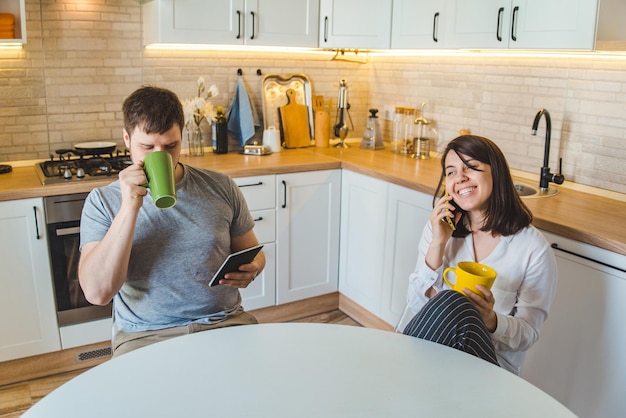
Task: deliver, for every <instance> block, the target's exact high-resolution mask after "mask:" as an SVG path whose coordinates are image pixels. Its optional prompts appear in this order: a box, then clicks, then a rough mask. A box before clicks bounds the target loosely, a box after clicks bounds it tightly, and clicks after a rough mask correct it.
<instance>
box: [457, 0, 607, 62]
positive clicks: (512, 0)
mask: <svg viewBox="0 0 626 418" xmlns="http://www.w3.org/2000/svg"><path fill="white" fill-rule="evenodd" d="M597 9H598V1H597V0H447V8H446V14H447V16H446V37H445V39H446V47H448V48H476V49H488V48H515V49H517V48H520V49H588V50H590V49H593V48H594V46H595V29H596V16H597Z"/></svg>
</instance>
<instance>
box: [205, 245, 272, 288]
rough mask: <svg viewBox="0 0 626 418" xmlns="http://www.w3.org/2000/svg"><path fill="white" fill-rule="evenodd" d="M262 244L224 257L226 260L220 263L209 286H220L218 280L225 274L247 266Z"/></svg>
mask: <svg viewBox="0 0 626 418" xmlns="http://www.w3.org/2000/svg"><path fill="white" fill-rule="evenodd" d="M261 248H263V244H259V245H256V246H254V247H250V248H246V249H245V250H241V251H237V252H236V253H232V254H230V255H229V256H228V257H226V260H224V262H223V263H222V266H221V267H220V268H219V270H218V271H217V273H215V276H213V278H212V279H211V281H210V282H209V286H217V285H218V284H220V280H221V279H223V278H224V275H225V274H226V273H230V272H233V271H237V270H239V266H240V265H242V264H248V263H250V262H251V261H252V260H254V257H256V255H257V254H258V253H259V251H261Z"/></svg>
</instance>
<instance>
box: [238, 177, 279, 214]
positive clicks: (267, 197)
mask: <svg viewBox="0 0 626 418" xmlns="http://www.w3.org/2000/svg"><path fill="white" fill-rule="evenodd" d="M234 180H235V183H236V184H237V185H238V186H239V189H240V190H241V192H242V193H243V195H244V196H245V198H246V202H247V203H248V208H249V209H250V211H254V210H259V209H271V208H274V207H275V206H276V176H274V175H273V174H271V175H267V176H253V177H239V178H235V179H234Z"/></svg>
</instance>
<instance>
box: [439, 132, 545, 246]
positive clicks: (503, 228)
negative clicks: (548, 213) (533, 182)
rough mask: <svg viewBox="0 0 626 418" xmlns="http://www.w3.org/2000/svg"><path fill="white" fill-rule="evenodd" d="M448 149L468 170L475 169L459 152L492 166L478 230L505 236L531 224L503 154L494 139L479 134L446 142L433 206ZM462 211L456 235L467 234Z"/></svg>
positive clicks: (528, 212)
mask: <svg viewBox="0 0 626 418" xmlns="http://www.w3.org/2000/svg"><path fill="white" fill-rule="evenodd" d="M449 152H455V153H456V154H457V155H458V156H459V158H461V160H462V161H463V163H464V164H465V165H466V166H467V167H468V168H469V169H472V170H475V169H476V168H473V167H472V166H471V165H470V164H468V162H467V161H466V158H464V157H462V156H461V154H463V155H465V156H467V157H469V158H471V159H474V160H477V161H480V162H482V163H485V164H488V165H489V166H490V167H491V177H492V179H493V190H492V193H491V197H490V198H489V201H488V202H487V211H486V213H485V223H484V225H483V227H482V228H481V231H492V232H493V233H498V234H501V235H504V236H507V235H513V234H515V233H517V232H518V231H519V230H521V229H522V228H525V227H527V226H528V225H530V223H531V222H532V220H533V215H532V213H531V211H530V209H528V207H527V206H526V205H525V204H524V202H522V199H521V198H520V197H519V195H518V193H517V190H515V186H514V184H513V178H512V177H511V172H510V171H509V165H508V163H507V162H506V158H505V157H504V154H503V153H502V151H501V150H500V148H498V146H497V145H496V144H495V143H494V142H493V141H491V140H489V139H487V138H483V137H482V136H476V135H461V136H459V137H457V138H455V139H453V140H452V141H450V142H449V143H448V145H447V146H446V149H445V150H444V151H443V154H442V157H441V177H440V178H439V186H438V187H437V190H436V192H435V196H434V197H433V206H434V204H435V202H436V201H437V200H438V199H440V198H441V197H442V196H443V195H444V194H445V186H444V177H445V174H446V156H447V155H448V153H449ZM457 210H458V209H457ZM461 213H462V216H461V219H460V220H459V222H458V223H457V229H456V231H454V233H453V234H452V235H453V236H454V237H459V238H462V237H465V236H467V235H468V234H469V233H470V230H469V229H468V227H467V225H466V224H465V217H466V216H467V214H466V213H465V212H464V211H463V210H461Z"/></svg>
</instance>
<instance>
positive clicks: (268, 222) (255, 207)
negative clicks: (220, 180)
mask: <svg viewBox="0 0 626 418" xmlns="http://www.w3.org/2000/svg"><path fill="white" fill-rule="evenodd" d="M233 180H234V181H235V183H236V184H237V185H238V186H239V190H241V192H242V193H243V195H244V197H245V198H246V203H247V204H248V208H249V209H250V212H251V213H252V217H253V219H254V234H255V235H256V237H257V239H258V240H259V242H260V243H261V244H263V253H264V254H265V268H264V269H263V271H262V272H261V273H260V274H259V275H258V276H257V277H256V278H255V279H254V281H253V282H252V283H251V284H250V285H249V286H248V287H247V288H245V289H241V290H240V292H241V298H242V305H243V307H244V309H246V310H252V309H259V308H265V307H267V306H273V305H275V304H276V244H275V241H276V176H275V175H273V174H272V175H266V176H252V177H238V178H235V179H233Z"/></svg>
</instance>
